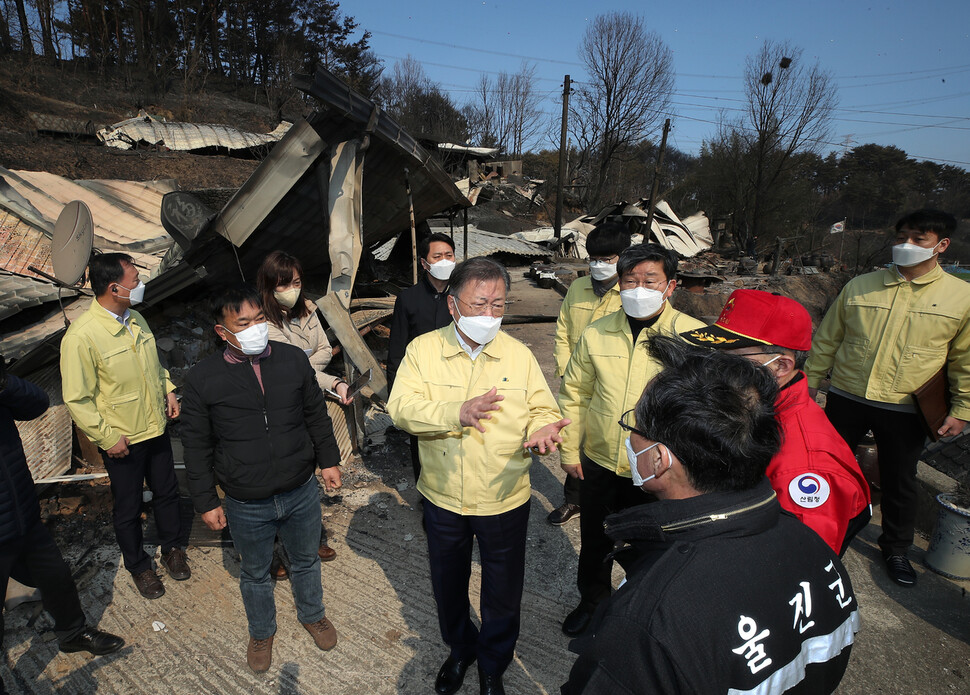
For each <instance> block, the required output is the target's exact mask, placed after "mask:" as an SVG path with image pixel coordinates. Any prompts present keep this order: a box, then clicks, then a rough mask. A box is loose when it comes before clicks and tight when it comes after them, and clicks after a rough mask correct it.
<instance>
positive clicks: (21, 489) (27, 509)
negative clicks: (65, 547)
mask: <svg viewBox="0 0 970 695" xmlns="http://www.w3.org/2000/svg"><path fill="white" fill-rule="evenodd" d="M49 404H50V400H49V399H48V397H47V393H45V392H44V390H43V389H41V388H40V387H39V386H35V385H34V384H32V383H30V382H29V381H26V380H24V379H20V378H18V377H15V376H13V375H12V374H8V375H7V382H6V387H5V388H4V389H3V390H2V391H0V543H4V542H6V541H9V540H11V539H13V538H17V537H19V536H22V535H24V534H25V533H26V532H27V529H29V528H30V527H31V526H33V525H34V524H36V523H37V522H38V521H40V505H39V504H38V503H37V493H36V492H35V490H34V481H33V478H31V476H30V469H28V468H27V458H26V457H25V456H24V446H23V443H22V442H21V441H20V432H19V431H18V430H17V425H16V424H14V420H33V419H34V418H37V417H40V416H41V415H43V414H44V411H46V410H47V406H48V405H49Z"/></svg>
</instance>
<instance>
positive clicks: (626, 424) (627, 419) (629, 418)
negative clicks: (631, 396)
mask: <svg viewBox="0 0 970 695" xmlns="http://www.w3.org/2000/svg"><path fill="white" fill-rule="evenodd" d="M634 410H635V409H634V408H630V410H628V411H626V412H625V413H623V415H621V416H620V419H619V420H617V422H618V423H619V425H620V427H622V428H623V429H624V430H626V431H627V432H633V433H634V434H638V435H640V436H641V437H643V438H644V439H651V440H652V438H651V437H650V435H649V434H647V433H646V432H644V431H642V430H638V429H637V428H636V427H634V426H633V425H632V424H630V423H631V422H633V423H635V422H636V416H635V415H634V414H633V411H634Z"/></svg>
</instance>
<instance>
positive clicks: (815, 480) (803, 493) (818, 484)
mask: <svg viewBox="0 0 970 695" xmlns="http://www.w3.org/2000/svg"><path fill="white" fill-rule="evenodd" d="M830 492H831V488H830V487H829V483H828V481H827V480H826V479H825V478H823V477H822V476H820V475H817V474H816V473H802V474H801V475H799V476H796V477H795V478H793V479H792V481H791V482H790V483H789V484H788V494H789V495H790V496H791V498H792V502H794V503H795V504H797V505H798V506H799V507H805V508H806V509H814V508H815V507H821V506H822V505H823V504H825V502H826V500H828V498H829V493H830Z"/></svg>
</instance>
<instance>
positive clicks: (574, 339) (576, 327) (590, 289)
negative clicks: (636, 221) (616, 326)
mask: <svg viewBox="0 0 970 695" xmlns="http://www.w3.org/2000/svg"><path fill="white" fill-rule="evenodd" d="M629 245H630V230H629V229H627V228H626V226H625V225H623V224H621V223H619V222H607V223H605V224H603V225H600V226H599V227H597V228H596V229H594V230H593V231H591V232H590V233H589V235H588V236H587V237H586V252H587V253H588V254H589V275H586V276H583V277H581V278H577V279H576V281H575V282H574V283H573V284H571V285H570V286H569V291H568V292H566V296H565V297H564V298H563V300H562V306H561V307H560V309H559V320H558V321H556V347H555V349H554V351H553V357H555V359H556V376H559V377H561V376H562V375H563V374H565V373H566V365H567V364H568V363H569V358H570V357H571V356H572V354H573V350H575V349H576V343H578V342H579V337H580V336H581V335H582V334H583V331H584V330H586V326H588V325H589V324H591V323H592V322H593V321H596V320H597V319H601V318H603V317H604V316H609V315H610V314H612V313H613V312H614V311H619V310H620V288H619V287H618V286H617V283H618V282H619V276H618V275H617V274H616V264H617V261H619V260H620V254H621V253H623V250H624V249H625V248H627V247H628V246H629ZM579 496H580V480H579V478H573V477H572V476H568V475H567V476H566V482H565V483H564V484H563V498H564V501H563V503H562V504H561V505H560V506H559V507H557V508H556V509H553V510H552V511H551V512H549V516H548V517H546V520H547V521H548V522H549V523H550V524H552V525H553V526H562V525H563V524H565V523H566V522H567V521H569V520H570V519H572V518H573V517H575V516H579V512H580V505H579Z"/></svg>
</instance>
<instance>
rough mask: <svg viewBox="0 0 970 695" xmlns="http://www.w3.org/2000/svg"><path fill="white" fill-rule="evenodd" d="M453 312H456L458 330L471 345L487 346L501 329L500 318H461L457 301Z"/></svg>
mask: <svg viewBox="0 0 970 695" xmlns="http://www.w3.org/2000/svg"><path fill="white" fill-rule="evenodd" d="M455 311H456V312H458V329H459V330H460V331H461V332H462V333H464V334H465V335H466V336H468V339H469V340H470V341H472V342H473V343H478V344H479V345H487V344H488V343H490V342H492V340H494V339H495V336H497V335H498V331H499V329H500V328H501V327H502V317H501V316H462V315H461V312H460V311H458V300H457V299H455Z"/></svg>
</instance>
